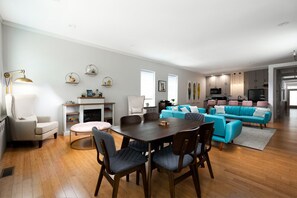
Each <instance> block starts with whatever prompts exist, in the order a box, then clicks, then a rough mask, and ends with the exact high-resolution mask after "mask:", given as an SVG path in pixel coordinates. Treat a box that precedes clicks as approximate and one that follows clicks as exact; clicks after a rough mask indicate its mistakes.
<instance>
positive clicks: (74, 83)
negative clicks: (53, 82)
mask: <svg viewBox="0 0 297 198" xmlns="http://www.w3.org/2000/svg"><path fill="white" fill-rule="evenodd" d="M66 83H67V84H73V85H77V84H78V82H66Z"/></svg>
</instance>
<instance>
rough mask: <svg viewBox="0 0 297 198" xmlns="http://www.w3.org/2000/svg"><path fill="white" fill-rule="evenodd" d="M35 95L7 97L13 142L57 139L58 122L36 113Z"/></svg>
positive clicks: (40, 144)
mask: <svg viewBox="0 0 297 198" xmlns="http://www.w3.org/2000/svg"><path fill="white" fill-rule="evenodd" d="M34 102H35V96H34V95H6V110H7V116H8V118H9V130H10V134H11V139H12V141H38V142H39V148H41V147H42V141H43V140H44V139H46V138H48V137H49V136H51V135H54V137H55V139H56V138H57V132H58V122H57V121H50V117H48V116H36V115H35V113H34Z"/></svg>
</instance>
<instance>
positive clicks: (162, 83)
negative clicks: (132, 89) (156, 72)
mask: <svg viewBox="0 0 297 198" xmlns="http://www.w3.org/2000/svg"><path fill="white" fill-rule="evenodd" d="M158 91H160V92H166V81H164V80H159V81H158Z"/></svg>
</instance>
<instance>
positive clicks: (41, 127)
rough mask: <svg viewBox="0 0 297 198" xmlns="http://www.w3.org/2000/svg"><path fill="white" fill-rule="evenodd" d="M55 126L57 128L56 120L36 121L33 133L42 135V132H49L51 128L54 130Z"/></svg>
mask: <svg viewBox="0 0 297 198" xmlns="http://www.w3.org/2000/svg"><path fill="white" fill-rule="evenodd" d="M56 128H58V122H57V121H53V122H41V123H37V126H36V129H35V133H36V134H37V135H42V134H44V133H47V132H49V131H51V130H54V129H56Z"/></svg>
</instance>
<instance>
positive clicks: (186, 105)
mask: <svg viewBox="0 0 297 198" xmlns="http://www.w3.org/2000/svg"><path fill="white" fill-rule="evenodd" d="M183 107H186V108H187V109H188V110H189V111H190V105H189V104H184V105H179V106H178V110H179V111H181V108H183Z"/></svg>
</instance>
